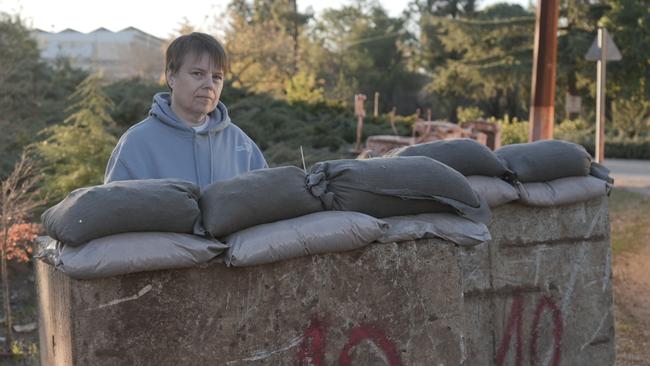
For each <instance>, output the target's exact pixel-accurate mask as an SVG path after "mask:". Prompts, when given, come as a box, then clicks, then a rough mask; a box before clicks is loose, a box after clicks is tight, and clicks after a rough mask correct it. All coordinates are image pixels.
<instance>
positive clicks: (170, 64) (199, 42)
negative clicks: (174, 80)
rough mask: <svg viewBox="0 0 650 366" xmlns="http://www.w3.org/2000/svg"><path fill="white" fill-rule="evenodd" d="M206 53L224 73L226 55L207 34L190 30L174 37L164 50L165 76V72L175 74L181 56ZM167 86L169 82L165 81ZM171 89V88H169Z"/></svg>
mask: <svg viewBox="0 0 650 366" xmlns="http://www.w3.org/2000/svg"><path fill="white" fill-rule="evenodd" d="M203 53H207V54H208V56H209V57H210V61H212V62H213V63H214V65H215V66H217V68H221V69H222V70H223V72H224V73H226V72H228V67H229V63H228V56H227V55H226V51H225V50H224V48H223V46H221V43H219V41H217V40H216V39H215V38H214V37H212V36H211V35H209V34H205V33H199V32H192V33H190V34H185V35H182V36H180V37H178V38H176V39H175V40H174V41H172V43H171V44H170V45H169V47H167V51H166V52H165V78H167V73H168V72H171V73H172V74H175V73H177V72H178V70H179V69H180V68H181V66H182V64H183V58H184V57H185V55H188V54H195V55H197V56H200V55H202V54H203ZM167 86H169V83H167ZM170 89H171V88H170Z"/></svg>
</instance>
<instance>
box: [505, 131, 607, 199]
mask: <svg viewBox="0 0 650 366" xmlns="http://www.w3.org/2000/svg"><path fill="white" fill-rule="evenodd" d="M495 153H496V155H497V156H499V157H500V158H501V159H503V160H504V161H505V162H506V163H507V164H508V168H509V169H511V170H512V171H513V172H514V173H515V174H516V176H517V184H516V188H517V191H518V193H519V200H520V202H521V203H523V204H526V205H529V206H541V207H546V206H559V205H566V204H571V203H576V202H582V201H587V200H589V199H592V198H595V197H599V196H604V195H608V194H609V192H610V190H611V184H612V183H613V180H612V179H611V178H610V177H609V171H608V170H607V169H606V168H605V167H603V166H601V165H599V164H596V163H592V161H591V156H590V155H589V153H588V152H587V151H586V150H585V149H584V148H583V147H582V146H580V145H578V144H574V143H572V142H567V141H560V140H542V141H536V142H533V143H526V144H513V145H507V146H504V147H502V148H500V149H498V150H497V151H496V152H495ZM590 173H592V174H593V175H590Z"/></svg>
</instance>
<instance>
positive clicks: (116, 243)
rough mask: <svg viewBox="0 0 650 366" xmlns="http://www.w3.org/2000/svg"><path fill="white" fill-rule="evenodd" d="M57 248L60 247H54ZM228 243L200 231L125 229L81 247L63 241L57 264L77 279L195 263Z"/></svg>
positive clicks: (202, 261) (206, 258)
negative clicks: (196, 232) (131, 230)
mask: <svg viewBox="0 0 650 366" xmlns="http://www.w3.org/2000/svg"><path fill="white" fill-rule="evenodd" d="M54 248H56V247H54ZM54 248H50V253H49V255H50V256H52V253H51V250H52V249H54ZM226 248H228V246H227V245H225V244H223V243H220V242H217V241H216V240H209V239H205V238H203V237H200V236H196V235H189V234H176V233H159V232H147V233H125V234H117V235H111V236H106V237H103V238H99V239H95V240H92V241H90V242H88V243H87V244H84V245H82V246H79V247H71V246H69V245H63V246H62V248H61V250H60V254H59V255H58V258H57V259H54V261H55V268H56V269H57V270H60V271H62V272H64V273H66V274H67V275H68V276H70V277H72V278H77V279H92V278H102V277H110V276H118V275H123V274H127V273H135V272H143V271H155V270H162V269H173V268H186V267H194V266H197V265H200V264H203V263H206V262H208V261H209V260H211V259H213V258H214V257H216V256H217V255H219V254H221V253H222V252H223V251H224V250H225V249H226Z"/></svg>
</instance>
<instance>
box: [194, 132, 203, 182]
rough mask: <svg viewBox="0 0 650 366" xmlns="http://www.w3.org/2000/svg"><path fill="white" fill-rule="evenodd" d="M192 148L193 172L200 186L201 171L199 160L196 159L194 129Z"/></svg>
mask: <svg viewBox="0 0 650 366" xmlns="http://www.w3.org/2000/svg"><path fill="white" fill-rule="evenodd" d="M192 150H193V151H194V173H195V174H196V183H197V184H198V186H199V187H202V185H201V171H200V170H199V162H198V160H199V159H197V155H198V154H197V153H196V131H194V135H193V136H192Z"/></svg>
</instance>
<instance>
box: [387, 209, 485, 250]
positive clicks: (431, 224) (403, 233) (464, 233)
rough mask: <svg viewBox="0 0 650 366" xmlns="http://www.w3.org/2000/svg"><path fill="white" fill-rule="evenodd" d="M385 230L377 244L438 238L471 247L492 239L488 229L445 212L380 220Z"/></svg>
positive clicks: (478, 223)
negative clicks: (385, 226) (386, 224)
mask: <svg viewBox="0 0 650 366" xmlns="http://www.w3.org/2000/svg"><path fill="white" fill-rule="evenodd" d="M383 220H384V221H386V223H388V227H389V228H388V230H387V231H386V232H385V233H384V235H382V236H381V237H379V239H377V241H378V242H380V243H391V242H400V241H407V240H417V239H431V238H440V239H444V240H447V241H450V242H452V243H456V244H458V245H461V246H474V245H478V244H481V243H484V242H486V241H489V240H492V236H491V235H490V231H489V230H488V228H487V226H486V225H485V224H483V223H480V222H474V221H472V220H468V219H466V218H463V217H460V216H458V215H452V214H446V213H433V214H420V215H412V216H394V217H387V218H384V219H383Z"/></svg>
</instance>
